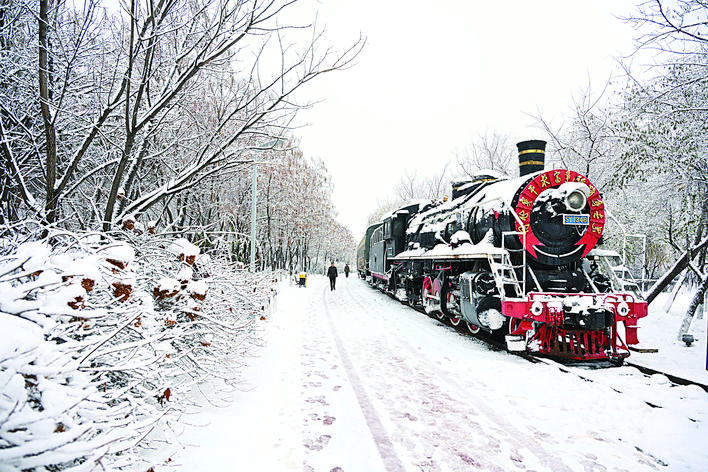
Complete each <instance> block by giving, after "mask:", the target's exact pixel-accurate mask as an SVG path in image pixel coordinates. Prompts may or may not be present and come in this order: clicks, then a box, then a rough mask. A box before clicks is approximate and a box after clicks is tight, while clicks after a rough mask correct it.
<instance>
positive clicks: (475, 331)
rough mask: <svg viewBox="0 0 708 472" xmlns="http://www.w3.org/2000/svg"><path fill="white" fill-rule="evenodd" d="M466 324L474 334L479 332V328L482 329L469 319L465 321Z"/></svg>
mask: <svg viewBox="0 0 708 472" xmlns="http://www.w3.org/2000/svg"><path fill="white" fill-rule="evenodd" d="M465 324H466V325H467V330H468V331H469V332H470V333H472V334H477V333H479V330H480V329H481V328H480V327H479V326H475V325H473V324H472V323H470V322H469V321H465Z"/></svg>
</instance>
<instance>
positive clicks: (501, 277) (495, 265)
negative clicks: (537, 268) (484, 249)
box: [487, 251, 524, 298]
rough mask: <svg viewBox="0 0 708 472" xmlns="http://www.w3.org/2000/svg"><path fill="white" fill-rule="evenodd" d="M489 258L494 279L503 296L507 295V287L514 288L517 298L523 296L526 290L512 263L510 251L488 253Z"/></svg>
mask: <svg viewBox="0 0 708 472" xmlns="http://www.w3.org/2000/svg"><path fill="white" fill-rule="evenodd" d="M487 260H488V261H489V268H490V269H492V275H493V276H494V281H495V282H496V285H497V289H498V290H499V293H500V294H501V295H502V298H505V297H506V288H507V287H511V288H512V290H513V293H514V294H515V295H516V298H523V296H524V292H523V290H522V288H521V283H520V282H519V279H518V278H517V277H516V271H515V270H514V266H513V265H511V260H510V259H509V253H507V252H506V251H505V252H502V253H499V254H488V255H487Z"/></svg>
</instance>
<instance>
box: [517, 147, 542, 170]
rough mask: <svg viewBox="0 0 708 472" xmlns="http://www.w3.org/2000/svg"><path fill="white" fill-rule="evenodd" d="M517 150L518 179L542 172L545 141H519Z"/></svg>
mask: <svg viewBox="0 0 708 472" xmlns="http://www.w3.org/2000/svg"><path fill="white" fill-rule="evenodd" d="M516 147H517V148H519V177H523V176H525V175H528V174H533V173H534V172H540V171H542V170H543V166H544V161H545V157H546V141H542V140H539V139H534V140H530V141H521V142H520V143H518V144H517V145H516Z"/></svg>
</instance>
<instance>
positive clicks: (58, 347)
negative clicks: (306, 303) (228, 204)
mask: <svg viewBox="0 0 708 472" xmlns="http://www.w3.org/2000/svg"><path fill="white" fill-rule="evenodd" d="M25 238H26V240H24V241H21V240H20V239H19V236H17V235H15V239H14V240H10V239H4V240H2V244H1V247H2V249H1V251H2V252H1V253H0V330H1V331H2V338H3V342H2V343H0V471H1V472H6V471H19V470H30V471H35V470H36V471H39V470H71V471H84V470H86V471H88V470H140V469H142V470H148V469H149V468H150V467H151V466H152V465H156V464H158V463H159V462H160V461H167V460H168V458H165V457H160V456H159V454H158V455H157V456H156V455H155V453H153V454H151V455H150V457H151V458H150V459H149V460H147V459H145V458H146V457H147V455H146V454H144V452H145V451H147V450H152V451H159V449H160V448H159V446H160V441H165V440H169V439H167V438H169V434H168V433H169V432H170V431H171V430H173V425H174V424H175V423H176V421H177V419H178V417H179V416H180V415H181V413H182V412H183V411H184V410H185V408H186V407H187V406H189V402H190V400H189V399H190V395H189V393H190V389H191V388H192V387H194V385H195V384H198V383H200V382H202V381H205V380H212V379H214V378H217V379H220V380H223V381H224V382H225V384H226V385H231V386H234V385H236V384H237V383H238V381H239V370H240V368H241V366H242V365H243V358H244V356H245V355H246V354H247V353H248V351H249V350H250V349H252V347H253V345H254V343H257V342H258V338H257V336H258V331H257V330H256V329H255V328H256V326H255V323H256V320H257V319H258V318H259V317H260V316H262V315H264V312H265V311H266V310H267V308H268V300H269V295H270V285H271V282H272V280H273V277H272V275H271V274H249V273H245V272H238V273H236V272H234V270H233V269H232V268H231V266H230V265H228V264H227V263H225V262H222V261H220V260H219V259H214V258H208V257H204V255H203V254H199V249H198V248H197V247H196V246H193V245H191V244H189V243H188V242H187V241H186V240H177V241H171V240H166V239H164V238H160V237H157V236H154V235H151V234H149V233H142V234H141V235H139V236H135V233H131V234H130V235H127V234H124V235H121V238H122V240H117V239H110V238H108V237H107V236H106V235H96V234H70V233H52V234H49V235H48V236H46V237H45V238H43V239H41V240H40V239H39V238H32V237H28V236H25ZM128 238H138V239H133V240H130V239H128ZM175 248H181V249H182V251H176V250H175Z"/></svg>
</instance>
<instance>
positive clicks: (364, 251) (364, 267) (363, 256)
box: [356, 223, 381, 279]
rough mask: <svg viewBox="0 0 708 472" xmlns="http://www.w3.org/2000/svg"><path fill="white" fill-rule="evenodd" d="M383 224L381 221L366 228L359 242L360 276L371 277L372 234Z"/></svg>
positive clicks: (358, 269)
mask: <svg viewBox="0 0 708 472" xmlns="http://www.w3.org/2000/svg"><path fill="white" fill-rule="evenodd" d="M380 226H381V223H376V224H373V225H371V226H369V227H368V228H366V233H364V238H363V239H362V240H361V242H360V243H359V246H358V247H357V248H356V270H357V273H358V274H359V277H361V278H362V279H366V278H367V277H371V271H370V270H369V251H370V249H371V244H370V243H371V234H372V233H373V232H374V231H375V230H376V229H377V228H378V227H380Z"/></svg>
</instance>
